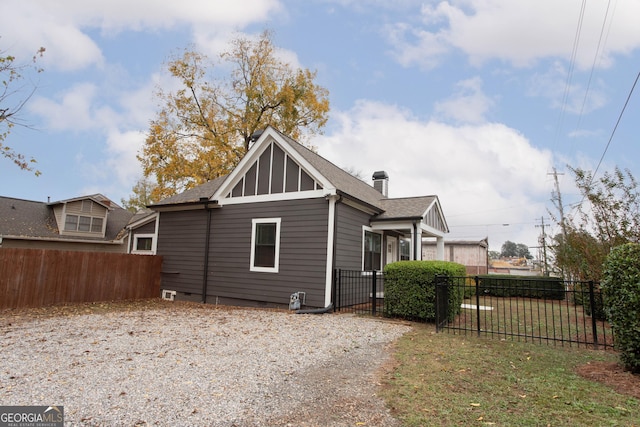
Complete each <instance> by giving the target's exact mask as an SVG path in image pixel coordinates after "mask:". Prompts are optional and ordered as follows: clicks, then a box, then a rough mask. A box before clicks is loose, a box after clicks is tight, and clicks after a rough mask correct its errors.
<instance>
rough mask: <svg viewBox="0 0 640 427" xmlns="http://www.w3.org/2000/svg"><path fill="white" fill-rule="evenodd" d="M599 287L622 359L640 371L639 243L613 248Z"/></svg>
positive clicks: (631, 367) (634, 371)
mask: <svg viewBox="0 0 640 427" xmlns="http://www.w3.org/2000/svg"><path fill="white" fill-rule="evenodd" d="M600 287H601V289H602V294H603V296H604V310H605V313H606V315H607V318H608V319H609V323H611V327H612V328H613V331H614V334H615V345H616V348H617V349H618V350H619V351H620V360H621V362H622V364H623V365H624V366H625V368H626V369H628V370H630V371H631V372H633V373H640V245H639V244H637V243H627V244H625V245H621V246H617V247H615V248H613V249H612V250H611V252H610V253H609V255H608V256H607V258H606V260H605V262H604V266H603V280H602V283H601V285H600Z"/></svg>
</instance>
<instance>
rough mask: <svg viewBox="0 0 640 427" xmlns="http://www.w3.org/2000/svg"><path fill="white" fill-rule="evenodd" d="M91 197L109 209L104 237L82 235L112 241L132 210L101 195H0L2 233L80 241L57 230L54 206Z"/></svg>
mask: <svg viewBox="0 0 640 427" xmlns="http://www.w3.org/2000/svg"><path fill="white" fill-rule="evenodd" d="M84 199H91V200H93V201H96V202H98V203H100V204H102V205H103V206H105V207H107V208H108V209H109V216H108V217H107V224H106V230H105V237H82V240H87V241H112V240H117V239H118V238H120V237H121V232H122V231H123V230H124V228H125V226H126V225H127V223H128V222H129V221H130V220H131V218H132V217H133V213H131V212H129V211H127V210H126V209H123V208H122V207H120V206H118V205H117V204H115V203H113V202H111V201H110V200H109V199H108V198H106V197H105V196H103V195H101V194H94V195H91V196H84V197H78V198H74V199H67V200H61V201H57V202H51V203H45V202H38V201H33V200H23V199H16V198H11V197H2V196H0V236H4V237H9V236H11V237H23V238H43V239H61V240H78V237H77V236H65V235H61V234H60V233H59V232H58V226H57V224H56V219H55V217H54V212H53V206H56V205H59V204H61V203H68V202H73V201H77V200H84Z"/></svg>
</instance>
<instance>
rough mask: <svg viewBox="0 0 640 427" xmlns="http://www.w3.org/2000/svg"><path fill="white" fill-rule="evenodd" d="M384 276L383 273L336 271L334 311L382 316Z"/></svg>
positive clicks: (334, 277)
mask: <svg viewBox="0 0 640 427" xmlns="http://www.w3.org/2000/svg"><path fill="white" fill-rule="evenodd" d="M383 301H384V276H383V274H382V272H381V271H359V270H342V269H337V270H335V271H334V276H333V310H334V311H335V312H343V313H344V312H349V313H356V314H371V315H373V316H376V315H382V313H383Z"/></svg>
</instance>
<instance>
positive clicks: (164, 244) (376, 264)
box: [149, 127, 449, 307]
mask: <svg viewBox="0 0 640 427" xmlns="http://www.w3.org/2000/svg"><path fill="white" fill-rule="evenodd" d="M388 179H389V178H388V175H387V174H386V173H385V172H376V173H375V174H374V186H371V185H368V184H366V183H364V182H363V181H361V180H359V179H358V178H355V177H354V176H352V175H350V174H349V173H347V172H345V171H344V170H342V169H340V168H339V167H337V166H335V165H334V164H332V163H331V162H329V161H328V160H326V159H324V158H322V157H321V156H319V155H318V154H316V153H314V152H313V151H311V150H309V149H307V148H306V147H304V146H302V145H301V144H299V143H298V142H296V141H294V140H292V139H290V138H289V137H287V136H285V135H283V134H282V133H280V132H278V131H277V130H275V129H274V128H272V127H268V128H267V129H266V130H265V131H264V132H263V133H261V134H260V136H259V137H257V140H256V141H255V143H254V144H253V145H252V146H251V148H250V149H249V151H248V153H247V154H246V155H245V157H244V158H243V159H242V160H241V161H240V163H239V164H238V166H237V167H236V168H235V169H234V170H233V171H232V172H231V173H230V174H229V175H227V176H225V177H221V178H217V179H214V180H212V181H209V182H207V183H205V184H202V185H200V186H198V187H195V188H192V189H190V190H187V191H185V192H184V193H181V194H178V195H176V196H172V197H169V198H167V199H164V200H162V201H160V202H158V203H157V204H155V205H151V206H149V207H150V208H151V209H153V210H154V211H156V212H158V213H159V223H158V242H157V253H158V254H159V255H162V256H163V261H164V262H163V276H162V285H161V286H162V288H163V289H164V290H166V291H170V292H176V294H175V297H176V298H179V299H180V298H181V299H191V300H196V301H203V302H211V303H216V304H235V305H256V304H257V305H270V306H282V305H286V304H288V303H289V299H290V296H291V294H293V293H296V292H304V299H305V301H304V302H305V304H306V305H307V306H310V307H326V306H329V305H330V304H331V303H332V275H333V272H334V269H336V268H341V269H350V270H357V271H363V272H365V271H371V270H381V269H382V268H383V267H384V265H385V264H386V263H389V262H393V261H397V260H400V259H420V257H421V241H422V239H423V237H428V238H431V239H435V240H436V247H437V258H439V259H443V257H444V240H443V239H444V235H445V233H448V231H449V230H448V228H447V223H446V221H445V217H444V215H443V213H442V208H441V206H440V202H439V201H438V197H437V196H433V195H432V196H423V197H408V198H399V199H393V198H389V197H387V188H388ZM363 274H371V273H370V272H369V273H363Z"/></svg>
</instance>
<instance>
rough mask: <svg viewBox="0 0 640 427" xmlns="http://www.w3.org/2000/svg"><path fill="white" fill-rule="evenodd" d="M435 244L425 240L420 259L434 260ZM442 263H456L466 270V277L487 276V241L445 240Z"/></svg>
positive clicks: (435, 255)
mask: <svg viewBox="0 0 640 427" xmlns="http://www.w3.org/2000/svg"><path fill="white" fill-rule="evenodd" d="M436 258H437V250H436V245H435V242H431V241H428V240H426V239H425V241H423V242H422V259H427V260H428V259H436ZM444 261H451V262H457V263H458V264H462V265H464V266H465V267H466V269H467V274H468V275H478V274H487V273H488V272H489V241H488V239H487V238H484V239H482V240H446V241H445V242H444Z"/></svg>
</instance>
